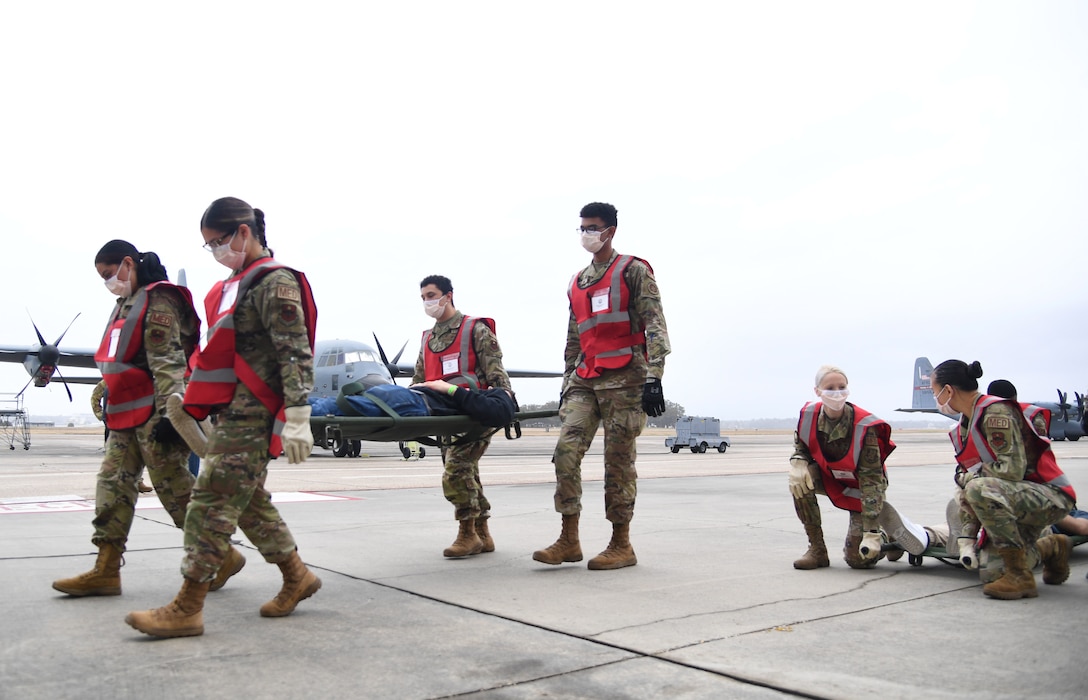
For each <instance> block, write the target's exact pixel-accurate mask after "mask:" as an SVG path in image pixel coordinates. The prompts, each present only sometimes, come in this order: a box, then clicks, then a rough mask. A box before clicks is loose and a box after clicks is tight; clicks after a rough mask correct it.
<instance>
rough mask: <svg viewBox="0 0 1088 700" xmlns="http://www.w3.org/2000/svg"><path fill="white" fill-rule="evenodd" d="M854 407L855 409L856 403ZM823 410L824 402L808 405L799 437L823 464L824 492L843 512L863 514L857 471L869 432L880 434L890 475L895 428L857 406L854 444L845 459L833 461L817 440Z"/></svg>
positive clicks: (817, 461)
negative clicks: (825, 453) (819, 419)
mask: <svg viewBox="0 0 1088 700" xmlns="http://www.w3.org/2000/svg"><path fill="white" fill-rule="evenodd" d="M850 405H851V406H854V404H850ZM821 408H823V403H822V402H820V401H813V402H810V403H807V404H805V406H804V408H802V409H801V417H800V418H799V419H798V421H797V437H798V438H800V439H801V442H803V443H804V444H805V447H807V448H808V452H809V454H810V455H812V458H813V459H814V460H816V464H817V465H819V467H820V475H821V476H822V477H823V486H824V491H826V492H827V497H828V498H830V499H831V502H832V503H834V504H835V505H836V506H837V507H839V508H842V509H843V510H850V511H853V512H855V513H860V512H861V511H862V503H861V488H860V485H859V483H858V475H857V471H858V459H860V458H861V449H862V442H863V441H864V440H865V433H866V432H868V430H869V428H873V429H874V430H875V431H876V436H877V442H878V443H879V445H880V466H881V468H882V469H884V473H885V474H887V473H888V470H887V468H886V467H884V460H886V459H887V458H888V455H890V454H891V453H892V450H894V449H895V443H894V442H892V439H891V435H892V427H891V426H890V425H888V424H887V423H885V422H884V421H883V420H881V419H880V418H877V417H876V416H874V415H873V414H871V413H869V412H868V411H866V410H865V409H862V408H858V407H857V406H854V434H853V439H852V440H851V441H850V449H849V450H848V451H847V452H846V454H845V455H844V456H843V457H842V459H838V460H835V461H833V462H832V461H829V460H828V459H827V457H826V456H825V455H824V453H823V450H822V449H821V448H820V441H819V439H817V430H816V426H817V423H818V421H817V418H819V415H820V409H821Z"/></svg>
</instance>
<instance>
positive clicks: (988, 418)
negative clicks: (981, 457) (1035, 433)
mask: <svg viewBox="0 0 1088 700" xmlns="http://www.w3.org/2000/svg"><path fill="white" fill-rule="evenodd" d="M1019 418H1020V416H1018V415H1017V414H1015V413H1013V409H1012V408H1010V407H1009V406H1006V405H1004V404H995V405H993V406H988V407H986V408H985V409H983V415H982V419H981V422H982V435H983V437H984V438H985V439H986V443H987V444H988V445H989V446H990V449H991V450H992V451H993V453H994V457H995V461H993V462H986V463H983V465H982V468H981V469H980V470H979V476H994V477H997V478H999V479H1008V480H1010V481H1021V480H1022V479H1023V478H1024V474H1025V472H1026V471H1027V466H1028V465H1027V462H1028V458H1027V451H1026V449H1025V447H1024V439H1023V436H1022V435H1021V434H1020V420H1019Z"/></svg>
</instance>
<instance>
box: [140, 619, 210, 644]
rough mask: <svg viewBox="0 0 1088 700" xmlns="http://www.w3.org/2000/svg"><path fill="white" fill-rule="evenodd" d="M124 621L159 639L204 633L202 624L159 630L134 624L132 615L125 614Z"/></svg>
mask: <svg viewBox="0 0 1088 700" xmlns="http://www.w3.org/2000/svg"><path fill="white" fill-rule="evenodd" d="M125 623H126V624H128V626H129V627H131V628H132V629H134V630H136V631H137V632H143V633H144V634H146V635H148V636H149V637H159V638H161V639H172V638H174V637H199V636H200V635H202V634H204V625H201V626H200V627H182V628H180V629H171V630H160V629H154V628H152V629H146V630H145V629H143V628H142V627H138V626H137V625H136V622H135V620H133V619H132V615H131V614H128V615H125Z"/></svg>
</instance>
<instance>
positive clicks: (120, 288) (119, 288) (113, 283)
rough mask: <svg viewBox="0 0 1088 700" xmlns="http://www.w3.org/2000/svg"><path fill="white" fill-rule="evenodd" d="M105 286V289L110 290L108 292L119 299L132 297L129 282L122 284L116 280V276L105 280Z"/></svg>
mask: <svg viewBox="0 0 1088 700" xmlns="http://www.w3.org/2000/svg"><path fill="white" fill-rule="evenodd" d="M105 284H106V289H108V290H110V292H112V293H113V294H116V295H117V296H119V297H125V298H128V297H130V296H132V282H131V281H128V280H126V281H125V282H122V281H121V280H119V279H117V275H114V276H113V277H110V278H109V279H108V280H106V282H105Z"/></svg>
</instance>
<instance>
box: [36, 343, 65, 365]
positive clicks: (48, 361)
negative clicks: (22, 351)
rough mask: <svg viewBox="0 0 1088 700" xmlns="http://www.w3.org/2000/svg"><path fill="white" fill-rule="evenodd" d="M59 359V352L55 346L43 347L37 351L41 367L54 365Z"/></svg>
mask: <svg viewBox="0 0 1088 700" xmlns="http://www.w3.org/2000/svg"><path fill="white" fill-rule="evenodd" d="M59 359H60V350H58V349H57V346H56V345H43V346H42V347H41V348H40V349H39V350H38V362H40V363H42V364H43V365H56V364H57V360H59Z"/></svg>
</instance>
